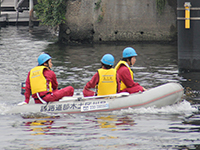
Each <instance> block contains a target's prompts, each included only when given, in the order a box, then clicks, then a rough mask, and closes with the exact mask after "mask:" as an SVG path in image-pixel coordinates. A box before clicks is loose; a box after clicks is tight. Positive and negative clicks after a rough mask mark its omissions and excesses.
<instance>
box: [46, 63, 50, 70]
mask: <svg viewBox="0 0 200 150" xmlns="http://www.w3.org/2000/svg"><path fill="white" fill-rule="evenodd" d="M44 66H46V67H48V69H49V70H51V68H50V67H49V62H48V63H47V65H44Z"/></svg>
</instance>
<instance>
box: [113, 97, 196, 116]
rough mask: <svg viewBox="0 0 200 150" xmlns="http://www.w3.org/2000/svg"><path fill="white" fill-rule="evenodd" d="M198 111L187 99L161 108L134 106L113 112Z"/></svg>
mask: <svg viewBox="0 0 200 150" xmlns="http://www.w3.org/2000/svg"><path fill="white" fill-rule="evenodd" d="M193 112H198V109H197V108H196V107H193V106H192V105H191V104H190V103H189V102H188V101H186V100H183V101H182V102H180V103H178V104H174V105H170V106H165V107H161V108H156V107H147V108H144V107H142V108H136V109H132V108H129V109H123V110H121V111H118V112H117V111H115V112H113V113H114V114H124V113H128V114H190V113H193Z"/></svg>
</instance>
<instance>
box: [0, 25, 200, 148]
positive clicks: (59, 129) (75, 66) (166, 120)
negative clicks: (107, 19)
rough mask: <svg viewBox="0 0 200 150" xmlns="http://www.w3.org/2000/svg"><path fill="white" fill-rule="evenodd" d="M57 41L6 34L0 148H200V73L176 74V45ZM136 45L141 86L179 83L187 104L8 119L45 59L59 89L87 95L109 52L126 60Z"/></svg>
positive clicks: (0, 69)
mask: <svg viewBox="0 0 200 150" xmlns="http://www.w3.org/2000/svg"><path fill="white" fill-rule="evenodd" d="M55 39H56V37H53V36H52V35H51V34H50V33H49V32H47V31H46V30H44V29H41V28H34V30H33V31H32V32H29V30H28V27H18V28H17V27H8V28H1V30H0V77H1V81H0V115H1V117H0V118H1V119H0V121H1V125H0V133H1V134H0V138H1V144H0V149H9V150H11V149H13V150H16V149H24V150H31V149H37V150H47V149H48V150H49V149H51V150H61V149H62V150H63V149H100V150H101V149H137V150H138V149H158V150H160V149H195V148H197V147H199V143H200V138H199V131H200V123H199V120H200V119H199V118H200V117H199V113H198V110H197V108H196V107H194V106H193V105H191V103H190V102H189V101H190V100H191V99H193V98H194V97H198V90H199V85H198V83H199V81H198V77H199V73H184V74H183V73H182V74H180V73H179V72H178V65H177V64H178V61H177V46H176V45H163V44H128V45H126V44H119V43H118V44H115V45H114V44H112V45H109V44H93V45H77V46H70V45H61V44H55V43H54V41H55ZM127 46H132V47H134V48H135V50H136V51H137V54H138V57H137V61H136V64H135V65H134V67H133V70H134V74H135V81H136V82H139V83H140V84H141V85H142V86H144V87H145V88H153V87H156V86H158V85H161V84H164V83H167V82H177V83H180V84H182V85H183V87H184V88H185V90H187V93H186V95H185V96H184V97H183V99H182V101H181V102H179V103H178V104H175V105H173V106H166V107H163V108H155V107H149V108H140V109H131V108H130V109H125V110H120V111H114V112H107V113H87V114H76V115H75V114H73V115H67V114H66V115H63V114H62V115H61V114H40V113H39V114H30V113H26V114H8V113H6V112H7V111H8V110H10V109H12V107H14V106H15V105H16V104H17V103H19V102H22V101H23V100H24V96H23V95H21V94H20V90H21V89H20V83H21V82H23V81H25V80H26V76H27V73H28V71H30V69H31V68H33V67H35V66H36V65H37V57H38V56H39V55H40V54H41V52H46V53H49V54H50V55H51V56H52V57H53V59H52V62H53V65H54V66H53V71H55V73H56V75H57V78H58V82H59V87H60V88H62V87H65V86H69V85H71V86H73V87H74V88H75V93H79V92H81V91H82V89H83V87H84V85H85V84H86V83H87V82H88V81H89V80H90V79H91V77H92V76H93V75H94V74H95V73H96V71H97V69H98V68H99V67H100V65H101V64H100V59H101V57H102V56H103V55H104V54H106V53H111V54H112V55H113V56H114V57H115V64H116V63H117V62H118V61H119V60H120V59H121V55H122V50H123V49H124V48H125V47H127Z"/></svg>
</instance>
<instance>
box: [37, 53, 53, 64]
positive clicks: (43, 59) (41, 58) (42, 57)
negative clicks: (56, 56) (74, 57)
mask: <svg viewBox="0 0 200 150" xmlns="http://www.w3.org/2000/svg"><path fill="white" fill-rule="evenodd" d="M49 59H51V56H49V55H48V54H41V55H40V56H39V57H38V66H40V65H42V64H43V63H45V62H46V61H47V60H49Z"/></svg>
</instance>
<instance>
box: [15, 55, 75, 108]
mask: <svg viewBox="0 0 200 150" xmlns="http://www.w3.org/2000/svg"><path fill="white" fill-rule="evenodd" d="M52 66H53V64H52V62H51V57H50V56H49V55H48V54H41V55H40V56H39V57H38V66H36V67H34V68H33V69H31V71H30V72H29V73H28V76H27V79H26V87H25V93H24V95H25V101H24V102H21V103H19V104H18V105H24V104H28V103H29V98H30V95H31V93H32V97H33V98H34V100H35V103H44V102H53V101H58V100H59V99H61V98H62V97H64V96H73V94H74V88H73V87H72V86H68V87H65V88H63V89H60V90H58V82H57V78H56V74H55V73H54V72H53V71H52V70H51V67H52Z"/></svg>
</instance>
